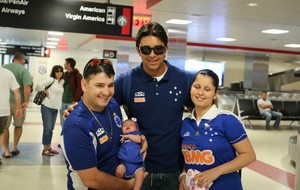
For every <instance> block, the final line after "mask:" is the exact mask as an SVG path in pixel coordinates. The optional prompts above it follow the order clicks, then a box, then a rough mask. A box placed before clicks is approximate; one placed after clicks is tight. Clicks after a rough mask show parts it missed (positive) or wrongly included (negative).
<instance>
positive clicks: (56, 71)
mask: <svg viewBox="0 0 300 190" xmlns="http://www.w3.org/2000/svg"><path fill="white" fill-rule="evenodd" d="M55 72H56V73H59V72H61V73H62V72H63V70H57V71H55Z"/></svg>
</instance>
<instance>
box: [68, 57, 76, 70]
mask: <svg viewBox="0 0 300 190" xmlns="http://www.w3.org/2000/svg"><path fill="white" fill-rule="evenodd" d="M66 62H67V63H70V65H71V67H72V69H74V68H75V65H76V61H75V59H73V58H67V59H66Z"/></svg>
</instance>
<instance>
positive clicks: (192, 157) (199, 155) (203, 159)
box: [182, 144, 215, 165]
mask: <svg viewBox="0 0 300 190" xmlns="http://www.w3.org/2000/svg"><path fill="white" fill-rule="evenodd" d="M196 148H197V147H196V145H194V144H183V145H182V153H183V155H184V160H185V163H186V164H196V165H211V164H213V163H214V162H215V157H214V155H213V152H212V151H211V150H202V151H201V150H196Z"/></svg>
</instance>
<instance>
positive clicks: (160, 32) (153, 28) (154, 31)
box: [135, 22, 168, 47]
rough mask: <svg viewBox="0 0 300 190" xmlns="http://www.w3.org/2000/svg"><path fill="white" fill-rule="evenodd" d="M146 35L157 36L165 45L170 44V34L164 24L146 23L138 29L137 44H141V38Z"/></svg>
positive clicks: (137, 45)
mask: <svg viewBox="0 0 300 190" xmlns="http://www.w3.org/2000/svg"><path fill="white" fill-rule="evenodd" d="M145 36H155V37H158V38H159V39H160V40H161V41H162V42H163V43H164V45H165V46H167V45H168V35H167V33H166V31H165V29H164V27H163V26H162V25H160V24H159V23H157V22H152V23H147V24H144V25H143V26H142V27H141V28H140V29H139V31H138V33H137V35H136V41H135V45H136V47H139V46H140V43H141V39H142V38H143V37H145Z"/></svg>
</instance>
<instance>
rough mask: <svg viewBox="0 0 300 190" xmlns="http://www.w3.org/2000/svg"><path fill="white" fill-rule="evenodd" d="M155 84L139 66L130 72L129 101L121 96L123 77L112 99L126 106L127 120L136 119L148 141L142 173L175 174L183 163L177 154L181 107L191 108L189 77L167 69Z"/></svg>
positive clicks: (175, 68)
mask: <svg viewBox="0 0 300 190" xmlns="http://www.w3.org/2000/svg"><path fill="white" fill-rule="evenodd" d="M165 62H166V64H167V67H168V69H167V72H166V74H165V75H164V77H163V78H162V79H161V80H160V81H157V79H155V78H153V77H151V76H150V75H148V74H147V73H146V72H145V71H144V70H143V63H142V64H141V65H140V66H138V67H136V68H135V69H133V70H132V72H131V88H130V95H129V100H126V99H125V97H126V95H124V94H122V91H123V80H124V77H126V75H123V76H120V77H119V78H118V79H117V80H116V81H115V95H114V98H115V99H116V101H117V102H118V103H119V104H120V105H126V106H127V107H128V110H129V117H136V118H137V121H138V124H139V127H140V131H141V133H142V134H144V135H145V136H146V138H147V141H148V150H147V156H146V159H145V168H146V171H148V172H151V173H171V172H179V171H180V170H181V166H182V163H183V160H182V155H181V151H180V143H181V138H180V129H181V125H182V116H183V111H184V106H188V107H192V106H193V104H192V103H191V101H190V95H189V89H190V87H191V75H188V73H186V72H185V71H182V70H180V69H178V68H177V67H174V66H172V65H170V64H169V63H168V62H167V61H165Z"/></svg>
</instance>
